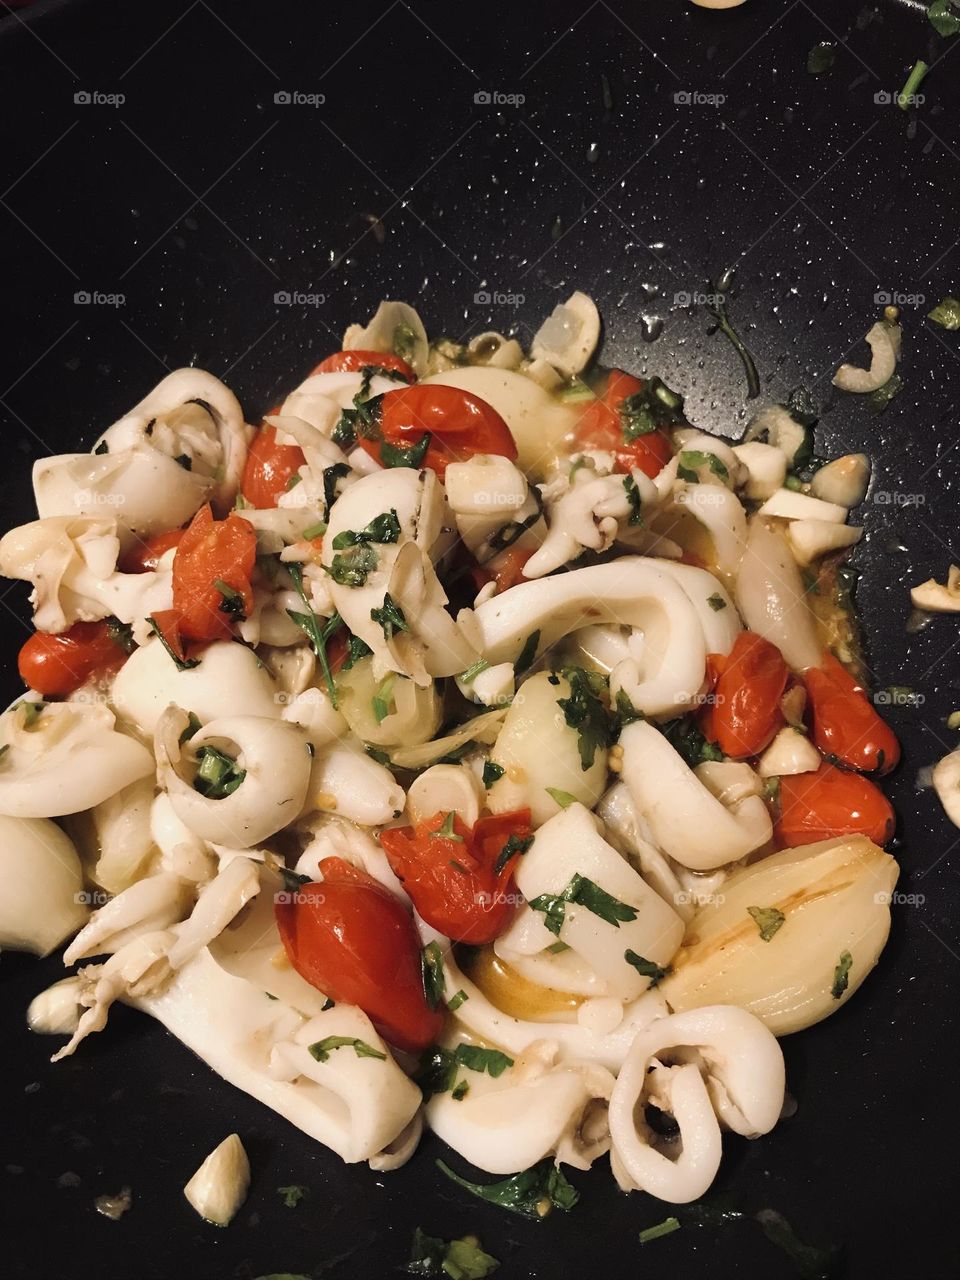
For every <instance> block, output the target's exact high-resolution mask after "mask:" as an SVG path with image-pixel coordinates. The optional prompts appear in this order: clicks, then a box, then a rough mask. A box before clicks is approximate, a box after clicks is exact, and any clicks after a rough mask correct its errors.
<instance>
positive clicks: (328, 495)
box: [323, 462, 350, 520]
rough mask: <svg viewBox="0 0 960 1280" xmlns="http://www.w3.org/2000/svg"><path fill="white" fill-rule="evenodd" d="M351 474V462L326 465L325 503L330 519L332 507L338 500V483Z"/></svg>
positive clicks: (324, 473)
mask: <svg viewBox="0 0 960 1280" xmlns="http://www.w3.org/2000/svg"><path fill="white" fill-rule="evenodd" d="M349 474H350V464H349V463H348V462H335V463H334V464H333V466H331V467H324V469H323V504H324V507H325V510H326V518H327V519H328V520H329V519H330V508H331V507H332V506H333V504H334V503H335V502H336V500H337V484H338V482H339V481H340V480H342V479H343V478H344V477H345V476H348V475H349Z"/></svg>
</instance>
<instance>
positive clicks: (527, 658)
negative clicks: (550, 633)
mask: <svg viewBox="0 0 960 1280" xmlns="http://www.w3.org/2000/svg"><path fill="white" fill-rule="evenodd" d="M539 644H540V630H539V628H538V629H537V630H536V631H531V632H530V634H529V635H528V636H527V638H526V640H525V641H524V645H523V648H522V649H521V650H520V655H519V657H518V658H517V660H516V662H515V663H514V664H513V669H514V671H515V672H516V674H517V675H518V676H519V675H523V673H524V671H526V669H527V668H528V667H529V666H530V664H531V663H532V662H533V660H534V658H535V657H536V656H537V647H538V646H539Z"/></svg>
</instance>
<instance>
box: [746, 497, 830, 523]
mask: <svg viewBox="0 0 960 1280" xmlns="http://www.w3.org/2000/svg"><path fill="white" fill-rule="evenodd" d="M757 514H758V515H761V516H779V517H780V519H781V520H828V521H831V522H832V523H834V524H843V522H844V520H846V518H847V509H846V507H841V506H839V505H838V504H837V503H835V502H821V500H820V499H819V498H811V497H810V495H809V494H808V493H796V492H795V491H794V490H793V489H778V490H777V491H776V493H774V494H771V495H770V497H769V498H768V499H767V500H766V502H765V503H764V504H763V506H762V507H761V508H760V510H759V512H758V513H757Z"/></svg>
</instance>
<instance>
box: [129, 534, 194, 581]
mask: <svg viewBox="0 0 960 1280" xmlns="http://www.w3.org/2000/svg"><path fill="white" fill-rule="evenodd" d="M184 533H185V530H184V529H168V530H167V532H166V533H155V534H154V535H153V537H152V538H147V539H146V540H145V541H144V542H140V543H138V544H137V546H135V547H129V548H128V549H127V550H126V551H125V552H124V553H123V555H122V556H121V557H120V571H121V573H149V572H150V571H151V570H153V569H156V567H157V565H158V564H159V563H160V557H161V556H162V555H163V554H164V552H165V551H169V550H170V548H171V547H177V546H179V545H180V539H181V538H182V537H183V535H184Z"/></svg>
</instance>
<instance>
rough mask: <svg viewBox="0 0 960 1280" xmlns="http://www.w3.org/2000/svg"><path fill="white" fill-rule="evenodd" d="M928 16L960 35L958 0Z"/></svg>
mask: <svg viewBox="0 0 960 1280" xmlns="http://www.w3.org/2000/svg"><path fill="white" fill-rule="evenodd" d="M927 17H928V18H929V19H930V22H931V23H932V25H933V27H934V28H935V29H936V31H937V34H938V35H941V36H956V35H960V6H958V4H957V0H933V4H932V5H931V6H930V8H929V9H928V10H927ZM957 327H960V326H957Z"/></svg>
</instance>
